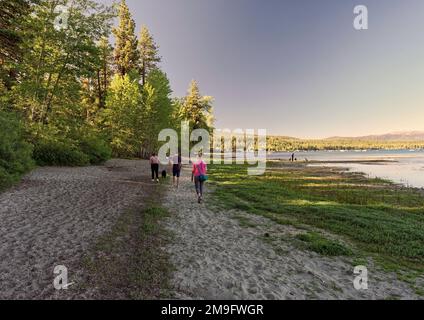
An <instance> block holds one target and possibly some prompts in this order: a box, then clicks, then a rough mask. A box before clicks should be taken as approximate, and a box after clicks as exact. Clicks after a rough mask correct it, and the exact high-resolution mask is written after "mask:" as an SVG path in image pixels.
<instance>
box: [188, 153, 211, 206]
mask: <svg viewBox="0 0 424 320" xmlns="http://www.w3.org/2000/svg"><path fill="white" fill-rule="evenodd" d="M207 170H208V168H207V165H206V163H205V162H204V161H203V159H202V154H201V153H199V158H198V159H197V160H196V161H194V162H193V174H192V176H191V181H192V182H193V181H194V184H195V187H196V193H197V199H198V202H199V203H202V201H203V185H204V183H205V181H206V180H207V175H206V174H207Z"/></svg>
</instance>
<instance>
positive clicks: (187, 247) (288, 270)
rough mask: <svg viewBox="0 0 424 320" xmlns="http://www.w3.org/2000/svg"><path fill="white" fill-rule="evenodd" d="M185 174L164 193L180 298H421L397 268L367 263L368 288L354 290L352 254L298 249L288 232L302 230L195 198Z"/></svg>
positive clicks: (177, 293)
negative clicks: (369, 266) (177, 185)
mask: <svg viewBox="0 0 424 320" xmlns="http://www.w3.org/2000/svg"><path fill="white" fill-rule="evenodd" d="M188 175H189V172H185V176H186V177H185V178H183V181H182V186H181V187H180V189H179V190H178V191H175V190H174V189H173V188H170V189H169V192H168V195H167V197H166V201H165V204H166V206H167V207H168V209H169V210H170V211H171V212H173V217H172V218H170V219H169V220H168V221H167V223H166V226H167V227H168V228H169V229H170V230H171V231H172V232H173V233H174V234H175V240H174V241H173V243H172V244H171V245H170V246H169V247H168V248H167V250H168V253H169V255H170V256H171V260H172V262H173V264H174V266H175V267H176V269H177V271H176V272H175V273H174V275H173V279H172V283H173V285H174V288H175V291H174V295H175V297H176V298H178V299H260V300H263V299H278V300H285V299H391V298H400V299H419V298H420V297H419V296H417V295H416V294H415V292H414V291H413V290H411V288H410V287H409V286H408V285H407V284H405V283H403V282H400V281H398V280H397V279H396V275H395V274H394V273H385V272H382V271H381V270H378V269H377V268H372V269H369V270H368V271H369V289H368V290H364V291H357V290H355V288H354V286H353V280H354V277H355V276H354V274H353V269H354V266H353V264H352V262H351V261H349V260H348V259H347V258H345V259H343V258H338V257H323V256H320V255H319V254H316V253H314V252H310V251H302V250H299V249H298V248H297V247H295V246H294V245H293V243H292V241H291V239H292V238H293V236H294V235H296V234H299V233H300V232H302V231H301V230H298V229H296V228H294V227H290V226H283V225H277V224H276V223H274V222H272V221H270V220H268V219H266V218H263V217H259V216H254V215H249V214H246V213H244V212H239V211H218V210H214V209H213V208H211V207H208V206H207V204H206V205H205V204H202V205H198V204H197V202H196V201H195V191H194V188H193V186H192V184H191V182H190V181H189V178H187V176H188ZM209 191H210V188H209ZM206 197H207V196H206ZM206 203H207V202H206ZM240 219H242V221H244V223H243V224H244V226H242V225H241V223H240V222H239V221H240ZM246 221H250V222H251V223H250V224H251V226H252V227H249V226H248V227H246V226H245V224H246ZM248 225H249V223H248Z"/></svg>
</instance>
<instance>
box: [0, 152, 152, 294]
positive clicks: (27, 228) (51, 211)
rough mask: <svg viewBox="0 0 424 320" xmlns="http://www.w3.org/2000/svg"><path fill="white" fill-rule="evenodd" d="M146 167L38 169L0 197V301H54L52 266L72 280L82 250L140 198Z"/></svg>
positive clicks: (126, 163)
mask: <svg viewBox="0 0 424 320" xmlns="http://www.w3.org/2000/svg"><path fill="white" fill-rule="evenodd" d="M146 169H147V167H146V163H145V162H143V161H123V160H113V161H110V162H108V163H107V165H106V166H99V167H87V168H49V167H48V168H40V169H37V170H35V171H34V172H32V173H31V174H29V175H28V176H26V177H25V178H24V180H23V181H22V183H21V184H20V185H18V186H17V187H15V188H12V189H11V190H9V191H6V192H4V193H2V194H0V235H1V243H0V299H49V298H57V295H58V293H57V292H56V291H55V290H54V289H53V279H54V274H53V270H54V267H55V266H57V265H65V266H67V267H68V269H69V278H70V281H72V277H73V275H75V274H76V273H77V272H78V270H75V269H74V268H76V266H77V265H78V261H79V259H80V258H81V257H82V256H83V255H84V253H85V252H86V250H87V249H88V248H89V247H90V246H91V245H93V244H94V242H95V241H96V239H97V238H98V237H99V236H101V235H102V234H104V233H105V232H106V231H108V230H109V229H110V228H111V226H112V225H113V224H114V223H115V221H116V219H117V218H118V216H119V215H120V214H121V213H123V212H124V210H126V209H127V208H129V207H131V206H133V205H136V204H137V202H139V201H141V200H140V199H142V198H143V195H144V189H145V188H146V186H147V187H148V185H146V184H145V182H146V181H147V182H148V180H147V179H146V177H145V176H144V177H143V174H145V173H146ZM147 172H148V171H147ZM143 181H144V183H143Z"/></svg>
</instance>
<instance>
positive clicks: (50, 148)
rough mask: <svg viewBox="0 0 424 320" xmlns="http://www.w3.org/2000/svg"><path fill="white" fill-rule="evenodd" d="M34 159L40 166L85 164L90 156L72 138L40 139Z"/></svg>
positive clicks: (35, 149)
mask: <svg viewBox="0 0 424 320" xmlns="http://www.w3.org/2000/svg"><path fill="white" fill-rule="evenodd" d="M34 159H35V161H36V162H37V164H38V165H40V166H85V165H88V164H89V163H90V158H89V156H87V155H86V154H84V153H83V152H82V151H81V150H80V149H79V148H78V147H77V146H76V145H75V144H74V142H73V141H71V140H68V141H67V140H54V139H40V140H38V141H37V142H36V143H35V145H34Z"/></svg>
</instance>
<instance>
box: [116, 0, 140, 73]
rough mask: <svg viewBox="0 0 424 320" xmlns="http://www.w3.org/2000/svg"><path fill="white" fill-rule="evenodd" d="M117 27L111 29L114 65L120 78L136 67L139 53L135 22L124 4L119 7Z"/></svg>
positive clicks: (122, 2)
mask: <svg viewBox="0 0 424 320" xmlns="http://www.w3.org/2000/svg"><path fill="white" fill-rule="evenodd" d="M118 16H119V26H118V27H117V28H114V29H113V34H114V35H115V42H116V44H115V53H114V57H115V64H116V66H117V69H118V72H119V74H120V75H121V76H125V75H126V74H128V72H130V71H131V70H134V69H136V68H137V66H138V60H139V52H138V51H137V37H136V35H135V22H134V20H133V18H132V15H131V12H130V10H129V8H128V6H127V4H126V2H125V0H122V1H121V4H120V6H119V13H118Z"/></svg>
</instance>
